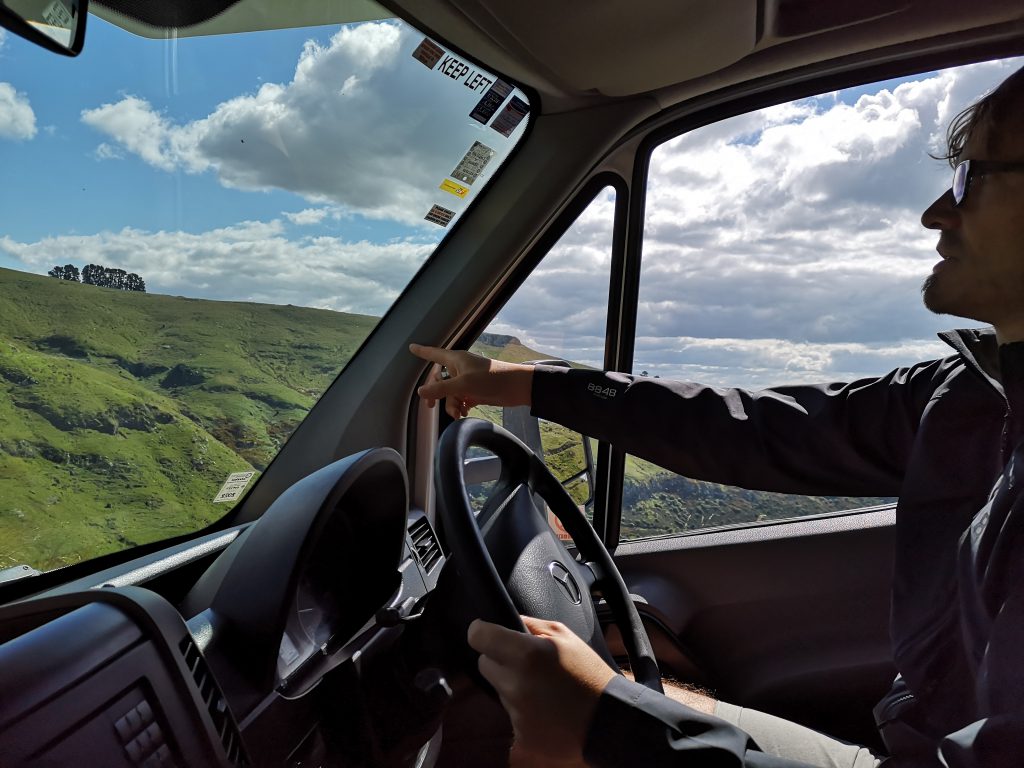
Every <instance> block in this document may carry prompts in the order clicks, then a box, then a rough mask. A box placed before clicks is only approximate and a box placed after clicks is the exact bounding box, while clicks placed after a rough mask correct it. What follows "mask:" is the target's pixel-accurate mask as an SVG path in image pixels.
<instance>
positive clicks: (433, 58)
mask: <svg viewBox="0 0 1024 768" xmlns="http://www.w3.org/2000/svg"><path fill="white" fill-rule="evenodd" d="M442 56H444V48H442V47H441V46H439V45H438V44H437V43H435V42H434V41H433V40H431V39H430V38H429V37H424V38H423V42H422V43H420V44H419V45H417V46H416V50H415V51H413V52H412V57H413V58H414V59H416V61H419V62H422V63H423V65H424V66H425V67H426V68H427V69H433V68H434V67H435V66H437V62H439V61H440V60H441V57H442Z"/></svg>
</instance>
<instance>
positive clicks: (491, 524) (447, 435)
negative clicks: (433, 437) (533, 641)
mask: <svg viewBox="0 0 1024 768" xmlns="http://www.w3.org/2000/svg"><path fill="white" fill-rule="evenodd" d="M474 447H479V448H484V449H487V450H489V451H491V452H492V453H493V454H495V455H496V456H497V457H498V458H499V459H500V460H501V475H500V477H499V478H498V480H497V482H496V483H495V486H494V488H493V489H492V491H491V493H490V495H489V498H488V500H487V502H486V504H484V507H483V509H482V510H481V511H480V513H479V514H476V513H475V512H474V511H473V507H472V505H471V504H470V500H469V494H468V493H467V490H466V475H465V467H466V459H467V458H468V454H469V451H470V449H471V448H474ZM436 480H437V493H438V501H439V514H440V517H441V522H442V524H443V526H444V531H445V534H446V536H447V539H448V545H449V547H450V548H451V551H452V556H453V560H454V564H455V565H456V566H457V568H458V569H459V573H460V577H461V582H462V585H463V587H464V588H465V590H466V592H467V594H468V596H469V598H470V599H471V600H472V601H473V603H474V605H473V609H474V610H475V612H476V614H477V615H478V616H479V617H480V618H482V619H485V620H487V621H491V622H494V623H496V624H501V625H502V626H505V627H508V628H510V629H517V630H519V631H521V632H525V631H526V628H525V627H524V626H523V623H522V621H521V620H520V618H519V616H520V614H524V615H528V616H535V617H537V618H542V619H548V620H551V621H560V622H562V623H563V624H565V625H566V626H567V627H569V628H570V629H571V630H572V631H573V632H575V633H576V634H577V635H579V636H580V637H581V638H583V640H584V641H585V642H586V643H587V644H588V645H590V647H591V648H593V649H594V650H595V651H596V652H597V653H598V655H599V656H601V657H602V658H603V659H604V660H605V661H607V662H608V663H609V664H610V665H611V666H612V668H613V669H617V668H618V667H617V666H616V665H615V662H614V660H613V659H612V656H611V653H610V652H609V650H608V646H607V645H606V643H605V641H604V636H603V634H602V632H601V626H600V623H599V622H598V618H597V611H596V609H595V606H594V601H593V599H592V594H600V595H601V596H602V597H604V599H605V600H606V601H607V603H608V606H609V608H610V609H611V613H612V619H613V620H614V622H615V624H616V625H617V626H618V628H619V631H620V632H621V633H622V638H623V644H624V645H625V648H626V654H627V656H628V657H629V664H630V667H631V668H632V671H633V674H634V676H635V679H636V681H637V682H639V683H642V684H643V685H645V686H647V687H648V688H651V689H652V690H655V691H658V692H659V693H660V692H662V687H661V674H660V673H659V671H658V665H657V662H656V661H655V659H654V651H653V649H652V648H651V641H650V639H649V638H648V637H647V632H646V630H645V629H644V626H643V624H642V623H641V621H640V615H639V614H638V613H637V610H636V606H635V605H634V604H633V601H632V600H631V599H630V596H629V592H628V590H627V589H626V584H625V582H624V581H623V580H622V575H621V574H620V573H619V570H618V568H616V566H615V562H614V561H613V560H612V558H611V555H609V554H608V550H607V549H605V547H604V544H603V543H602V542H601V539H600V538H599V537H598V535H597V533H596V532H595V531H594V528H593V527H592V526H591V525H590V523H589V522H588V521H587V518H586V517H585V516H584V514H583V512H582V511H580V509H579V507H577V506H576V502H574V501H573V500H572V498H571V497H570V496H569V494H568V493H567V492H566V491H565V489H564V488H563V487H562V485H561V483H559V482H558V480H556V479H555V477H554V476H553V475H552V474H551V473H550V472H549V471H548V469H547V467H546V466H544V463H543V462H542V461H541V460H540V459H539V458H538V457H537V456H536V455H535V454H534V453H533V451H531V450H530V449H529V448H528V447H527V446H526V445H524V444H523V443H522V442H521V441H520V440H519V439H518V438H516V437H515V436H514V435H512V434H511V433H509V432H507V431H506V430H504V429H502V428H501V427H499V426H496V425H495V424H492V423H490V422H489V421H484V420H482V419H461V420H459V421H456V422H453V423H452V424H451V425H450V426H449V427H448V428H447V429H446V430H445V432H444V434H443V435H442V436H441V441H440V444H439V447H438V458H437V465H436ZM534 494H537V495H539V496H540V498H541V499H543V500H544V501H545V502H546V503H547V505H548V506H549V507H550V509H551V511H552V512H553V513H554V514H555V517H557V518H558V520H559V521H560V522H561V523H562V525H563V526H565V530H566V531H568V533H569V535H570V536H571V537H572V540H573V543H574V544H575V545H576V548H577V550H578V552H579V556H578V557H577V558H575V559H574V558H573V557H572V556H571V555H570V554H569V552H568V550H567V549H566V548H565V546H564V545H563V544H562V543H561V542H560V541H559V540H558V538H557V537H556V536H555V534H554V533H553V532H552V530H551V528H550V526H549V525H548V521H547V517H546V515H545V514H544V512H543V511H541V510H538V509H537V507H536V505H535V504H534Z"/></svg>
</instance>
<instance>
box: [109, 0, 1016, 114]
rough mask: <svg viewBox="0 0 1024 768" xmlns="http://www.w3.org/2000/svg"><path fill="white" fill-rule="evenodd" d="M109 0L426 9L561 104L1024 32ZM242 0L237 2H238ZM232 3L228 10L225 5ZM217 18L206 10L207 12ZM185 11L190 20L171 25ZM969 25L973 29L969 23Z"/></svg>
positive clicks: (832, 10) (930, 0) (556, 7)
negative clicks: (900, 47) (894, 48)
mask: <svg viewBox="0 0 1024 768" xmlns="http://www.w3.org/2000/svg"><path fill="white" fill-rule="evenodd" d="M383 5H384V6H387V8H388V9H389V11H387V10H385V9H384V8H382V7H381V6H379V5H377V4H376V3H374V2H372V0H296V1H295V2H290V3H286V4H282V3H277V2H274V0H240V2H236V3H234V4H231V2H230V0H206V2H205V3H195V2H191V1H190V0H171V2H166V1H164V2H155V1H153V0H103V5H100V4H99V2H97V3H95V4H94V5H93V12H94V13H96V14H97V15H99V16H101V17H102V18H105V19H107V20H108V21H111V22H112V23H115V24H118V25H120V26H122V27H125V28H126V29H129V30H131V31H133V32H135V33H137V34H141V35H145V36H149V37H161V38H163V37H187V36H194V35H206V34H218V33H223V32H229V31H248V30H256V29H270V28H277V27H295V26H304V25H316V24H328V23H343V22H350V21H359V20H366V19H370V18H381V17H383V16H386V15H388V13H389V12H391V13H394V14H397V15H400V16H403V17H405V18H408V19H410V20H414V21H415V22H416V24H417V25H418V26H420V27H421V28H422V29H424V30H425V31H427V32H429V33H431V34H434V35H436V36H437V37H439V38H441V39H443V40H444V41H445V42H447V43H448V44H450V45H452V46H454V47H455V48H457V49H460V50H461V51H462V52H464V53H465V54H468V55H469V56H471V57H473V58H476V59H478V60H480V61H481V62H484V63H486V64H487V65H488V66H489V67H491V68H493V69H495V70H497V71H499V72H502V73H503V74H504V75H506V76H508V77H510V78H512V79H514V80H516V81H518V82H519V83H520V84H521V85H524V86H526V87H527V88H530V89H532V90H533V91H535V92H536V93H537V94H538V95H539V96H540V101H541V104H540V107H541V109H540V111H541V112H543V113H548V114H550V113H554V112H562V111H566V110H571V109H575V108H579V107H583V106H591V105H593V104H594V103H595V102H601V101H606V100H609V99H617V98H623V97H631V96H638V95H642V94H646V95H649V96H652V97H654V98H655V99H656V101H657V102H658V103H659V105H660V106H661V107H667V106H670V105H672V104H676V103H679V102H681V101H684V100H685V99H687V98H689V97H690V96H693V95H695V94H700V93H708V92H710V91H712V90H717V89H719V88H723V87H727V86H730V85H734V84H737V83H740V82H744V81H750V80H752V79H756V78H760V77H766V76H771V75H774V74H778V73H781V72H784V71H787V70H791V69H794V68H796V67H799V66H802V65H805V64H810V63H813V62H828V61H830V60H831V61H835V60H837V59H839V58H841V57H845V56H851V55H856V54H863V53H867V52H870V51H878V50H880V49H884V48H887V47H891V46H896V45H906V44H912V46H913V47H914V48H915V49H916V50H919V51H920V50H927V49H928V48H930V47H937V48H942V47H947V46H962V45H963V44H965V43H966V42H973V41H979V40H991V39H993V38H998V37H999V36H1002V35H1007V36H1009V35H1019V34H1020V32H1021V31H1022V29H1024V5H1022V4H1021V3H1020V2H1019V0H975V2H973V3H970V4H967V3H963V2H960V0H861V2H858V3H850V2H848V0H827V1H825V0H717V2H715V3H708V2H705V0H645V1H644V2H642V3H633V4H630V5H629V6H628V8H627V7H625V6H623V4H622V3H621V2H619V0H588V2H587V3H586V7H585V8H583V7H581V6H580V4H579V3H554V4H552V3H547V2H544V1H543V0H518V2H514V3H513V2H508V1H507V0H438V1H436V2H430V3H424V2H422V0H383ZM227 6H230V7H227ZM225 8H226V10H225ZM209 14H213V15H212V18H209V19H208V20H206V21H202V22H201V23H194V21H195V19H196V18H197V17H198V16H202V15H209ZM173 19H183V20H185V21H187V22H189V23H188V24H187V25H176V26H173V27H169V26H166V25H167V24H168V21H169V20H173ZM965 30H966V31H965Z"/></svg>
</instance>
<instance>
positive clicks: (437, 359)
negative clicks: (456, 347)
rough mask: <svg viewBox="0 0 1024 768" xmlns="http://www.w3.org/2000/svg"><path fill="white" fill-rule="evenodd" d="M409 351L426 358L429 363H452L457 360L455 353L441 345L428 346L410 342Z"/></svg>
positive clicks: (423, 358)
mask: <svg viewBox="0 0 1024 768" xmlns="http://www.w3.org/2000/svg"><path fill="white" fill-rule="evenodd" d="M409 351H410V352H412V353H413V354H414V355H416V357H418V358H420V359H422V360H426V361H427V362H428V363H435V364H437V365H452V364H453V363H454V362H455V354H454V353H453V352H452V351H451V350H448V349H442V348H441V347H427V346H424V345H423V344H410V345H409Z"/></svg>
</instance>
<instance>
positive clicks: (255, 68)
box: [0, 16, 408, 242]
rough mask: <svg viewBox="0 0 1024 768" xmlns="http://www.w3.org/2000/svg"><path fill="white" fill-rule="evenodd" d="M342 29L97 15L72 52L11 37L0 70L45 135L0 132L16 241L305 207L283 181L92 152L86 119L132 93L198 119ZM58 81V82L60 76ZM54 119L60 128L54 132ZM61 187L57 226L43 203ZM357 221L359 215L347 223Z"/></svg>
mask: <svg viewBox="0 0 1024 768" xmlns="http://www.w3.org/2000/svg"><path fill="white" fill-rule="evenodd" d="M336 30H337V28H336V27H320V28H314V29H297V30H296V29H291V30H279V31H274V32H270V33H261V34H250V35H240V36H236V37H233V38H232V37H220V36H218V37H215V38H205V37H197V38H183V39H180V40H177V41H174V42H169V41H164V40H151V39H147V38H142V37H136V36H133V35H126V34H125V33H124V32H123V31H121V30H119V29H118V28H116V27H114V26H112V25H111V24H109V23H107V22H105V21H104V20H102V19H100V18H97V17H95V16H92V17H90V19H89V27H88V36H87V44H86V47H85V50H84V51H83V52H82V54H81V55H80V56H79V57H78V58H77V59H67V58H64V57H60V56H54V55H53V54H51V53H49V52H47V51H45V50H43V49H41V48H37V47H36V46H33V45H31V44H29V43H26V42H24V41H22V40H20V39H18V38H15V37H14V36H8V37H7V44H6V45H5V46H4V48H3V49H2V50H0V80H4V81H6V82H9V83H10V84H11V85H13V86H14V87H15V89H17V90H18V91H20V92H22V93H25V94H27V95H28V97H29V99H30V102H31V105H32V109H33V111H34V112H35V114H36V121H37V126H38V128H39V133H38V134H37V136H36V137H35V138H34V139H33V140H31V141H24V142H4V141H0V167H3V168H4V169H5V175H8V178H12V179H18V184H17V185H12V184H5V185H3V187H2V188H0V206H2V209H3V210H4V211H5V216H4V219H5V225H4V227H5V232H6V234H8V235H9V236H10V237H12V238H14V239H16V240H20V241H23V242H25V241H32V240H37V239H39V238H42V237H46V236H49V235H55V234H59V233H77V234H86V233H92V232H96V231H99V230H102V229H120V228H121V227H122V226H124V225H125V224H126V223H131V224H132V226H135V227H138V228H141V229H146V230H160V229H181V230H184V231H187V232H201V231H204V230H207V229H210V228H214V227H218V226H223V225H224V224H225V223H233V222H237V221H244V220H247V219H256V220H265V219H269V218H274V217H276V216H279V215H280V212H281V211H283V210H290V209H293V208H294V209H296V210H299V209H301V208H303V207H305V203H304V202H303V201H302V200H301V198H298V197H297V196H296V195H294V194H293V193H290V192H285V191H268V192H261V193H259V194H253V193H252V192H248V191H241V190H237V189H231V188H227V187H225V186H223V185H221V184H219V183H217V182H216V180H215V179H213V178H212V177H211V175H210V174H198V175H193V174H188V173H185V172H183V171H180V170H179V171H175V172H170V173H168V172H160V171H154V169H153V168H151V167H150V166H148V165H146V164H145V163H143V162H141V161H138V160H135V161H128V162H106V163H104V164H103V168H102V172H99V169H98V168H97V164H98V163H101V162H103V161H101V160H98V159H96V158H95V157H94V155H93V153H94V151H95V149H96V147H97V146H98V145H99V144H100V143H101V142H102V140H103V136H101V135H100V134H99V133H98V132H97V131H95V130H94V129H91V128H89V127H88V126H85V125H83V124H82V122H81V119H80V115H81V113H82V111H83V110H87V109H93V108H96V107H98V106H99V105H101V104H104V103H109V102H113V101H117V100H118V99H119V98H120V97H123V96H125V95H129V94H130V95H136V96H140V97H143V98H145V99H146V100H147V101H148V102H149V103H150V104H151V105H152V106H153V108H154V109H156V110H158V111H161V112H166V113H169V114H173V115H174V117H175V118H176V119H178V120H182V121H184V120H196V119H200V118H202V117H205V116H207V115H208V114H210V113H211V112H212V111H213V110H214V109H215V108H216V106H217V105H218V104H220V103H221V102H223V101H226V100H228V99H230V98H233V97H236V96H239V95H241V94H245V93H253V92H254V91H255V90H256V89H257V88H258V87H259V86H260V85H261V84H262V83H264V82H288V81H289V80H290V79H291V77H292V75H293V73H294V70H295V63H296V60H297V59H298V56H299V52H300V51H301V50H302V46H303V44H304V43H305V42H306V40H309V39H314V40H317V41H320V42H321V43H327V41H329V39H330V37H331V35H332V34H333V33H334V32H335V31H336ZM54 84H58V86H56V87H55V86H54ZM48 127H52V128H54V129H55V130H54V131H53V133H52V134H51V133H50V132H48V131H47V128H48ZM58 191H59V194H60V198H59V200H60V215H59V224H57V226H55V221H54V212H53V211H52V210H49V209H47V208H46V207H45V206H42V205H40V204H39V201H42V200H46V199H47V198H52V196H53V195H54V193H55V192H58ZM349 226H350V227H351V226H352V223H351V222H349ZM358 230H362V236H374V237H393V236H401V235H405V234H408V228H406V227H390V228H389V227H387V226H382V225H381V223H380V222H377V223H376V224H375V225H374V226H368V225H367V226H363V227H354V228H353V229H352V230H350V231H358Z"/></svg>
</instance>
